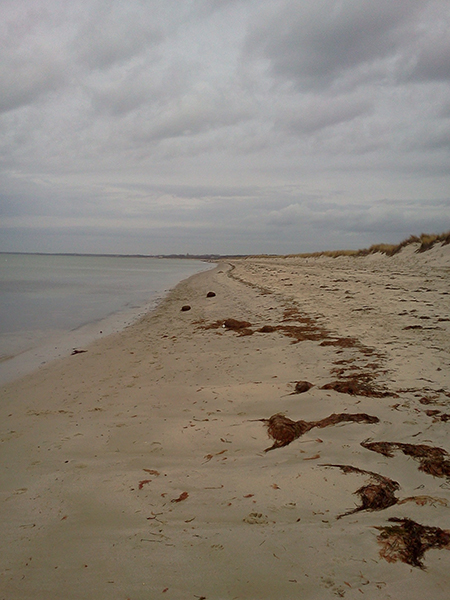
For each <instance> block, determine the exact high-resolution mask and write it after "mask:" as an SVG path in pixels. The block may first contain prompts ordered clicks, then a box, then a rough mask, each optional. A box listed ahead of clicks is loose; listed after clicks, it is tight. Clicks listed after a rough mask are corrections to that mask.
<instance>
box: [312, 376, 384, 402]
mask: <svg viewBox="0 0 450 600" xmlns="http://www.w3.org/2000/svg"><path fill="white" fill-rule="evenodd" d="M371 378H372V376H371V375H364V374H359V375H353V376H349V377H346V378H345V379H342V380H340V381H339V380H338V381H331V382H330V383H326V384H325V385H323V386H322V387H321V388H320V389H321V390H334V391H335V392H339V393H340V394H350V395H351V396H365V397H370V398H385V397H386V396H395V395H396V394H393V393H392V392H388V391H385V390H382V389H379V388H377V387H375V386H373V385H371V384H370V379H371Z"/></svg>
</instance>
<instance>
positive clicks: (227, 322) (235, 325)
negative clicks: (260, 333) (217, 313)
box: [202, 319, 253, 335]
mask: <svg viewBox="0 0 450 600" xmlns="http://www.w3.org/2000/svg"><path fill="white" fill-rule="evenodd" d="M251 326H252V324H251V323H249V322H248V321H239V320H238V319H224V320H220V321H214V323H209V325H203V326H202V329H219V328H221V327H223V328H224V329H228V330H231V331H237V332H238V333H239V335H252V334H253V330H252V329H249V328H250V327H251Z"/></svg>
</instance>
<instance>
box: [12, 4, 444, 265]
mask: <svg viewBox="0 0 450 600" xmlns="http://www.w3.org/2000/svg"><path fill="white" fill-rule="evenodd" d="M0 11H1V13H2V19H1V22H0V39H1V44H2V60H1V61H0V82H1V89H2V94H1V95H0V211H1V224H0V251H43V252H111V253H143V254H160V253H172V252H175V253H179V252H182V253H185V252H188V253H238V254H239V253H263V252H267V253H293V252H304V251H314V250H324V249H330V248H356V247H361V246H367V245H370V244H372V243H375V242H381V241H386V242H399V241H401V240H402V239H404V238H405V237H408V236H409V235H410V234H411V233H416V234H418V233H421V232H422V231H433V232H436V233H438V232H441V231H445V230H448V229H450V85H449V84H450V7H449V5H448V3H447V2H444V1H438V0H434V1H428V0H420V1H419V0H417V1H416V0H398V1H397V2H392V1H390V0H389V1H388V0H380V1H379V2H377V3H374V2H373V1H371V0H339V1H336V0H317V1H316V2H314V3H311V2H309V1H308V0H297V1H295V2H294V1H284V0H283V1H282V0H258V1H256V0H227V1H223V0H186V1H183V2H180V1H178V0H177V1H175V0H148V1H146V2H143V1H142V0H128V1H127V2H121V1H119V0H108V1H106V0H74V1H73V2H70V3H65V2H64V3H61V2H56V0H23V1H22V2H20V3H17V2H14V1H10V0H3V2H2V3H1V6H0Z"/></svg>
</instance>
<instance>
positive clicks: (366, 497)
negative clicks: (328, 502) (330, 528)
mask: <svg viewBox="0 0 450 600" xmlns="http://www.w3.org/2000/svg"><path fill="white" fill-rule="evenodd" d="M320 466H321V467H336V468H338V469H341V470H342V471H343V472H344V473H345V474H347V473H359V474H361V475H368V476H369V477H370V481H369V483H368V484H367V485H363V486H362V487H360V488H359V489H358V490H356V492H355V494H356V495H358V496H359V497H360V499H361V505H360V506H357V507H356V508H354V509H353V510H349V511H348V512H345V513H343V514H342V515H338V517H337V518H338V519H341V518H342V517H346V516H348V515H353V514H354V513H357V512H359V511H361V510H384V509H385V508H389V507H390V506H394V504H397V502H398V498H396V497H395V492H396V491H397V490H398V489H400V485H399V483H398V482H397V481H394V480H392V479H389V478H388V477H383V475H379V474H378V473H374V472H372V471H366V470H364V469H358V468H357V467H352V466H350V465H332V464H324V465H320Z"/></svg>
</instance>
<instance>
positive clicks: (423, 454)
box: [361, 440, 450, 477]
mask: <svg viewBox="0 0 450 600" xmlns="http://www.w3.org/2000/svg"><path fill="white" fill-rule="evenodd" d="M361 446H362V447H363V448H367V450H372V452H378V453H379V454H382V455H383V456H387V457H392V456H394V450H400V451H401V452H403V454H405V455H406V456H411V457H412V458H414V460H417V461H419V463H420V467H419V471H423V472H424V473H428V475H433V477H450V460H448V458H447V457H448V456H449V454H448V452H447V451H446V450H444V449H443V448H436V447H434V446H426V445H425V444H403V443H401V442H369V441H368V440H366V441H364V442H361Z"/></svg>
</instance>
